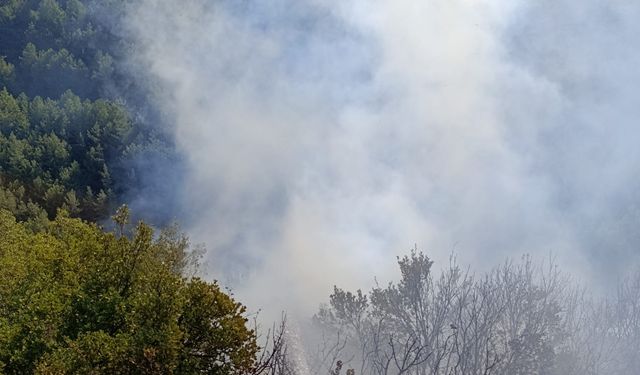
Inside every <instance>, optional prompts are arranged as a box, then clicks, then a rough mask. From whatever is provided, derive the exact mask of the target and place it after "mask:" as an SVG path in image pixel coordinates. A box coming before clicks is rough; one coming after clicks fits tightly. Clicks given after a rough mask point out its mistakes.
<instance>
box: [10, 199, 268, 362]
mask: <svg viewBox="0 0 640 375" xmlns="http://www.w3.org/2000/svg"><path fill="white" fill-rule="evenodd" d="M127 216H128V213H127V211H126V210H121V211H120V212H119V215H118V216H117V217H116V221H117V222H118V223H119V224H120V226H119V233H118V234H117V233H109V232H107V233H105V232H103V231H102V230H101V229H100V228H99V227H97V226H96V225H93V224H87V223H86V222H83V221H81V220H79V219H72V218H69V217H68V216H67V215H65V214H61V215H59V216H58V217H57V218H56V219H55V221H53V222H51V224H50V225H49V226H48V228H47V230H45V231H42V232H39V233H33V232H31V231H30V230H29V229H28V228H27V227H26V226H25V224H22V223H17V222H16V221H15V219H14V218H13V217H12V215H11V214H10V213H9V212H7V211H0V284H1V285H2V288H0V373H3V372H4V373H6V374H27V373H39V374H68V373H79V374H90V373H91V374H171V373H175V374H198V373H209V374H239V373H247V372H248V371H249V370H250V369H251V368H252V367H253V366H254V362H255V354H256V351H257V345H256V340H255V335H254V332H253V331H252V330H250V329H248V328H247V327H246V318H245V317H244V311H245V308H244V307H243V306H242V305H241V304H239V303H238V302H236V301H234V300H233V299H232V298H231V297H229V296H228V295H227V294H225V293H223V292H222V291H221V290H220V288H219V286H218V285H216V284H215V283H213V284H212V283H207V282H204V281H202V280H200V279H198V278H185V277H184V276H183V273H184V271H185V268H188V267H190V265H192V264H193V258H192V257H191V256H190V253H189V252H188V251H187V249H188V241H187V240H186V238H185V237H184V236H182V235H180V233H179V232H178V231H176V230H175V229H169V230H165V231H163V232H161V233H160V234H159V235H157V236H154V234H153V231H152V229H151V228H150V227H148V226H147V225H145V224H142V223H141V224H138V226H137V227H136V228H135V229H134V230H133V232H132V234H131V236H130V237H129V236H125V235H122V234H121V233H122V232H124V231H125V229H124V228H125V227H124V224H125V222H126V220H127Z"/></svg>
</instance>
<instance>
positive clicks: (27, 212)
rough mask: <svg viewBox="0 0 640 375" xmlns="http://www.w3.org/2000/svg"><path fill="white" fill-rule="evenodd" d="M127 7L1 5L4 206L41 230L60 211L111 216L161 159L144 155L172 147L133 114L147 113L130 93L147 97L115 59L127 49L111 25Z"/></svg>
mask: <svg viewBox="0 0 640 375" xmlns="http://www.w3.org/2000/svg"><path fill="white" fill-rule="evenodd" d="M124 5H125V4H124V2H123V1H92V0H83V1H80V0H60V1H56V0H10V1H4V2H2V5H0V208H4V209H7V210H9V211H11V212H12V213H13V214H14V215H15V216H16V217H17V218H18V219H19V220H21V221H27V220H29V221H31V223H32V227H41V226H42V223H43V220H44V218H45V217H48V218H49V219H52V218H53V217H54V216H55V213H56V210H57V209H58V208H64V209H65V210H67V211H68V212H69V213H70V214H71V216H77V217H81V218H84V219H88V220H91V221H95V220H99V219H103V218H105V217H106V216H107V214H108V212H109V211H110V210H111V209H113V208H114V207H115V206H117V205H119V204H121V203H122V202H123V201H124V199H125V198H124V197H125V195H126V194H127V192H128V191H130V190H132V189H135V188H137V187H139V186H140V185H141V181H140V178H141V177H140V176H141V175H142V174H143V170H144V169H149V166H150V165H152V163H149V162H144V163H142V162H140V160H149V159H158V158H159V157H166V156H167V155H171V154H172V153H171V151H170V150H171V147H170V146H169V143H168V142H167V141H166V139H165V138H164V137H162V136H161V135H159V133H158V132H156V131H155V130H152V128H151V126H150V124H147V123H145V122H144V121H141V120H140V119H139V118H140V116H132V115H131V113H132V111H133V112H136V113H138V112H140V111H142V109H141V107H140V106H136V105H134V104H132V103H131V102H132V100H131V98H133V97H144V95H141V91H140V90H139V89H137V88H136V87H135V85H133V84H132V82H134V80H132V79H128V78H127V77H128V73H127V69H126V67H125V65H124V64H122V63H120V64H119V63H116V61H117V59H116V58H114V56H117V55H119V54H122V53H123V51H125V50H126V48H127V46H128V44H127V43H126V42H125V41H124V39H123V38H119V37H117V36H116V35H114V34H113V32H112V31H113V30H116V29H117V25H118V24H119V22H120V21H121V17H122V16H121V13H122V10H123V6H124ZM122 93H127V94H126V95H123V94H122ZM125 103H127V104H126V105H125ZM134 118H136V119H137V120H134ZM124 182H126V183H124Z"/></svg>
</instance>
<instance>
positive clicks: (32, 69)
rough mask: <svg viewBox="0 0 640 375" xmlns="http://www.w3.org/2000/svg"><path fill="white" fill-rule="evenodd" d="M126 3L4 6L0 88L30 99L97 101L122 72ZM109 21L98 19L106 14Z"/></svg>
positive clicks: (0, 12) (39, 0) (13, 1)
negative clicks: (68, 96) (116, 30)
mask: <svg viewBox="0 0 640 375" xmlns="http://www.w3.org/2000/svg"><path fill="white" fill-rule="evenodd" d="M122 6H123V2H122V1H90V0H89V1H87V0H83V1H80V0H61V1H56V0H9V1H4V2H3V5H0V30H2V32H1V33H0V56H3V58H2V59H1V60H0V85H3V86H7V87H8V88H9V89H10V90H11V91H12V92H25V93H26V94H27V95H29V96H38V95H39V96H44V97H52V98H53V97H58V96H60V95H61V94H62V93H64V92H65V91H66V90H72V91H73V92H75V93H76V94H78V95H80V96H82V97H88V98H91V99H96V98H98V97H102V96H104V95H105V93H106V92H107V91H108V88H107V86H109V85H112V84H113V82H115V81H117V80H118V77H119V75H122V72H121V71H120V70H119V67H118V66H117V65H116V64H115V63H114V57H113V55H114V54H117V53H118V51H119V50H120V49H121V48H123V47H122V45H121V43H122V42H121V40H120V39H119V38H117V37H116V36H115V35H113V33H112V32H111V29H110V27H109V25H108V24H106V22H116V20H117V19H118V14H119V13H120V12H121V10H122ZM103 10H104V15H106V16H107V17H97V16H95V15H96V14H97V13H96V12H98V11H103Z"/></svg>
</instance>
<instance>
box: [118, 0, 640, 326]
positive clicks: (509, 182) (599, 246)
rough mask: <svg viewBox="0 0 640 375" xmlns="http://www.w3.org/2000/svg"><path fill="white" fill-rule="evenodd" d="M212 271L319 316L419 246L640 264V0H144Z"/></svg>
mask: <svg viewBox="0 0 640 375" xmlns="http://www.w3.org/2000/svg"><path fill="white" fill-rule="evenodd" d="M128 12H129V13H128V14H129V28H130V29H129V30H128V31H130V32H132V33H133V35H134V36H135V38H136V39H137V41H138V42H139V43H140V44H139V45H140V46H141V48H138V49H137V51H136V52H135V54H134V55H133V56H131V58H132V59H133V60H134V61H136V62H137V63H142V64H143V66H144V67H145V71H146V74H147V75H146V76H145V77H144V78H145V79H150V80H151V81H152V82H153V84H154V85H156V86H157V88H158V98H156V99H157V100H159V103H161V105H162V108H163V110H164V111H165V113H166V116H167V121H168V122H169V123H170V124H172V126H173V127H174V129H175V137H176V140H177V144H178V146H179V149H180V151H181V152H183V153H184V154H185V158H186V165H187V173H186V176H185V178H184V179H179V180H176V179H171V180H169V181H166V183H168V184H175V186H176V191H179V192H181V194H182V195H181V196H180V200H181V202H183V205H184V207H186V209H185V212H188V215H187V216H186V217H185V218H184V221H185V226H186V229H187V230H188V232H189V233H190V234H191V236H192V238H193V240H194V241H195V242H204V243H205V244H206V246H207V248H208V249H209V254H208V257H207V258H208V262H209V263H208V267H209V271H210V272H209V275H210V277H215V278H218V279H221V280H223V281H225V282H227V283H229V284H230V285H232V286H233V288H234V290H235V291H236V293H237V294H238V295H240V296H241V297H243V301H246V302H247V303H249V304H250V305H252V306H262V307H265V306H278V308H280V307H279V306H282V308H287V307H289V308H290V307H291V306H293V305H295V306H299V307H301V309H302V310H303V311H304V312H305V313H306V312H310V311H313V310H314V309H315V308H316V307H317V304H318V303H319V302H321V301H324V300H325V299H326V296H327V295H328V293H329V291H330V288H331V287H332V285H334V284H338V285H342V286H345V287H350V288H352V287H365V288H366V287H368V286H370V285H371V284H372V282H373V277H374V276H378V278H379V280H387V279H388V278H389V277H392V276H394V275H395V263H394V262H395V256H396V255H401V254H405V253H407V252H408V251H409V249H410V248H412V247H413V246H414V244H417V246H418V248H419V249H421V250H423V251H425V252H426V253H427V254H428V255H429V256H430V257H432V258H433V259H434V260H435V261H436V262H437V263H436V267H437V266H438V264H441V265H444V263H446V262H448V257H449V254H450V253H451V252H452V251H455V252H456V253H457V254H458V259H459V260H460V263H463V264H470V265H472V267H474V269H486V268H488V267H491V266H493V265H495V264H497V263H500V262H502V261H503V260H504V259H505V258H506V257H509V256H511V257H517V256H519V254H523V253H530V254H533V255H534V256H540V257H548V256H549V255H550V254H552V255H553V256H555V258H556V259H557V261H558V262H559V263H560V264H561V265H563V266H564V267H566V268H568V269H569V270H570V271H571V272H573V273H574V274H575V275H576V277H579V278H583V279H586V280H590V281H592V282H593V283H594V285H608V283H611V282H614V281H616V280H617V278H619V277H620V275H622V274H624V272H625V271H626V270H627V268H628V267H630V266H631V265H633V264H635V262H636V261H637V258H638V250H637V249H636V247H637V244H638V239H639V237H640V236H639V235H640V232H639V231H638V222H639V221H638V220H639V219H640V215H639V213H640V211H639V210H638V197H639V195H640V163H638V160H640V159H639V156H640V155H638V153H639V152H640V147H638V146H639V145H640V139H639V138H640V129H639V127H638V124H637V122H638V120H637V119H638V118H640V103H638V102H639V101H640V89H639V88H640V69H638V66H640V61H639V60H640V48H639V47H640V46H639V45H638V44H639V43H640V42H638V39H637V36H638V35H640V22H638V21H640V13H639V12H640V3H638V4H636V5H633V3H632V2H626V1H595V0H583V1H579V2H577V1H570V0H539V1H529V2H524V1H517V0H509V1H507V0H504V1H503V0H495V1H488V0H487V1H484V0H476V1H473V0H394V1H380V0H340V1H338V0H263V1H248V0H245V1H224V0H223V1H205V0H185V1H168V0H142V1H140V5H139V6H132V7H131V8H130V9H129V11H128Z"/></svg>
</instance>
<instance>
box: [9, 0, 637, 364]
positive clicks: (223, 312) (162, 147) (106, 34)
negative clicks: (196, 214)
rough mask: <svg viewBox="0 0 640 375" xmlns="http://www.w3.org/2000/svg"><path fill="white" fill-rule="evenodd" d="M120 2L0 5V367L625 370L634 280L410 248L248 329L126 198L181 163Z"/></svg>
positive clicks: (155, 217)
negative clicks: (365, 280) (587, 282)
mask: <svg viewBox="0 0 640 375" xmlns="http://www.w3.org/2000/svg"><path fill="white" fill-rule="evenodd" d="M134 2H135V1H134V0H107V1H100V0H3V1H2V2H0V4H1V5H0V374H7V375H13V374H41V375H45V374H50V375H53V374H185V375H186V374H217V375H223V374H229V375H231V374H247V375H260V374H264V375H311V374H313V375H340V374H346V375H360V374H362V375H400V374H407V375H409V374H411V375H427V374H433V375H472V374H473V375H476V374H477V375H481V374H482V375H489V374H495V375H527V374H530V375H534V374H548V375H573V374H575V375H579V374H593V375H596V374H619V375H632V374H638V373H639V372H640V357H638V353H640V273H638V272H636V273H635V274H634V275H633V276H632V277H631V278H629V279H626V280H623V281H621V282H620V283H619V285H618V286H617V289H616V290H615V293H612V294H611V295H608V296H600V295H596V294H594V293H592V292H591V291H590V290H589V288H588V287H587V286H584V285H582V284H580V283H579V282H577V281H575V280H573V279H572V278H571V277H570V275H569V274H568V273H565V272H564V271H563V270H562V269H561V268H560V267H559V266H558V265H557V264H556V263H554V260H553V259H549V260H548V261H547V262H542V263H541V262H539V261H537V260H533V259H532V257H529V256H524V257H522V258H516V259H511V260H503V262H502V263H499V261H498V264H496V266H495V267H494V268H492V269H491V270H489V271H486V272H480V271H477V272H476V271H475V270H474V269H473V268H472V267H469V266H467V265H466V262H465V260H464V259H463V260H462V261H458V259H457V258H456V257H455V255H452V256H451V259H450V262H449V264H434V262H433V261H432V260H431V259H430V258H429V256H428V251H427V252H423V251H420V250H418V249H417V248H414V249H409V250H408V251H407V252H406V255H403V256H400V257H398V258H397V266H398V270H399V275H400V277H399V279H398V280H397V281H393V282H390V283H388V284H376V285H375V286H374V287H373V288H371V289H370V290H368V291H363V290H348V289H343V288H342V287H340V286H335V287H334V289H333V292H332V293H331V294H330V295H329V296H327V299H326V300H325V301H317V303H318V305H319V306H320V307H319V308H318V309H317V312H316V314H315V315H314V316H312V317H307V318H308V319H307V321H306V322H305V323H304V324H305V326H304V327H303V328H302V329H298V328H296V327H295V326H294V325H291V326H290V325H288V320H287V314H286V312H284V313H283V315H282V318H281V320H280V321H276V322H271V323H268V324H260V323H259V322H260V320H259V319H260V318H259V317H258V314H257V313H256V312H254V311H250V310H249V309H248V308H247V307H246V306H245V305H244V304H243V302H242V301H239V300H237V299H236V297H235V296H234V294H233V293H232V292H231V291H230V290H228V289H226V288H225V285H222V284H221V283H219V282H217V281H215V280H212V279H210V278H205V277H203V273H202V272H201V271H202V270H201V267H202V262H201V258H202V257H203V254H204V250H203V249H202V248H200V247H198V246H194V245H192V244H191V242H190V240H189V236H188V235H187V234H185V233H183V232H182V230H181V229H180V227H179V225H178V224H170V223H171V221H172V219H173V218H174V217H175V216H176V215H177V214H176V215H173V216H167V215H159V214H158V212H160V211H162V212H165V210H158V211H150V212H145V211H144V210H143V211H142V212H130V209H129V208H128V206H127V204H128V203H130V202H131V201H132V199H133V197H136V196H138V195H140V194H141V193H140V192H141V191H143V188H145V187H148V186H149V185H153V184H156V183H157V181H156V180H153V181H151V180H149V176H156V175H162V173H163V172H166V171H165V170H163V169H162V167H161V166H167V165H171V166H174V167H175V168H181V164H180V161H181V158H182V155H181V154H180V152H179V151H178V150H177V148H176V146H175V140H174V138H173V135H172V134H171V133H170V132H169V131H167V129H168V125H169V124H170V122H171V118H170V116H167V115H166V113H165V108H161V107H160V106H159V105H158V103H157V102H155V101H154V100H153V98H154V95H153V93H154V90H157V89H158V88H157V87H155V86H153V84H149V83H148V82H146V81H144V80H141V79H140V75H139V73H140V69H144V68H143V67H136V66H135V62H132V61H130V60H128V59H127V58H126V57H127V55H128V53H129V52H130V51H131V50H132V49H135V48H138V46H137V45H136V41H134V40H132V39H129V38H128V37H127V33H126V26H125V24H124V21H123V17H124V12H125V9H127V7H128V6H130V5H131V3H134ZM144 191H145V192H147V193H148V192H149V191H151V192H153V191H156V190H153V189H151V190H149V189H146V190H144ZM158 191H161V189H160V190H158ZM145 198H146V199H149V200H155V201H156V202H162V201H163V199H164V196H157V197H145ZM160 205H162V203H160ZM166 205H167V206H170V204H169V203H167V204H166ZM134 217H135V218H136V219H135V220H134V219H133V218H134ZM409 240H410V239H409ZM392 261H393V258H391V259H389V262H392ZM370 276H371V278H374V277H375V276H376V275H374V274H372V275H370ZM274 293H275V292H274Z"/></svg>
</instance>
